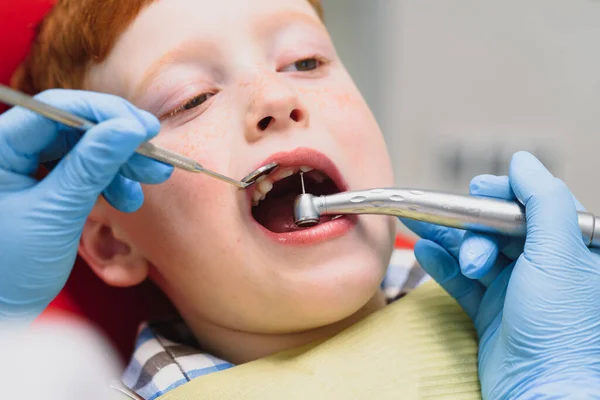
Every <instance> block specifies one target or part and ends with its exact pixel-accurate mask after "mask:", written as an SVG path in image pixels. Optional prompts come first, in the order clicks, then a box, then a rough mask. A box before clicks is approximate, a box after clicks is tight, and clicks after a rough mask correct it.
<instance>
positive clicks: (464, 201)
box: [294, 188, 600, 248]
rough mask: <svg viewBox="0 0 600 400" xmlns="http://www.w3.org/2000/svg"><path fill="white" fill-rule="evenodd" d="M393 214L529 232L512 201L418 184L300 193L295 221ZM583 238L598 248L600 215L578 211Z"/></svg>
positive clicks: (475, 228)
mask: <svg viewBox="0 0 600 400" xmlns="http://www.w3.org/2000/svg"><path fill="white" fill-rule="evenodd" d="M344 214H379V215H392V216H396V217H402V218H408V219H414V220H419V221H423V222H429V223H432V224H436V225H443V226H447V227H450V228H458V229H465V230H469V231H475V232H482V233H493V234H503V235H507V236H517V237H525V234H526V232H527V221H526V219H525V211H524V208H523V207H522V206H521V205H520V204H518V203H516V202H512V201H507V200H499V199H490V198H484V197H475V196H466V195H456V194H450V193H442V192H434V191H425V190H415V189H400V188H386V189H371V190H362V191H352V192H342V193H337V194H332V195H327V196H313V195H311V194H301V195H300V196H298V198H297V199H296V202H295V205H294V222H295V223H296V225H298V226H313V225H316V224H318V223H319V220H320V217H321V216H322V215H344ZM578 216H579V227H580V228H581V233H582V235H583V240H584V242H585V244H586V245H587V246H588V247H590V248H600V217H597V216H595V215H593V214H591V213H588V212H578Z"/></svg>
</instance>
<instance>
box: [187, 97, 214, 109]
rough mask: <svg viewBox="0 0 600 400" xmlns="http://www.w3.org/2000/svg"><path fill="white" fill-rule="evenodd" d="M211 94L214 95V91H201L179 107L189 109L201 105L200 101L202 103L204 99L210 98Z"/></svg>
mask: <svg viewBox="0 0 600 400" xmlns="http://www.w3.org/2000/svg"><path fill="white" fill-rule="evenodd" d="M212 96H214V93H202V94H201V95H198V96H196V97H194V98H192V99H190V100H188V101H186V102H185V103H183V105H182V106H181V109H182V110H191V109H192V108H196V107H198V106H201V105H202V103H204V102H205V101H206V100H208V99H210V98H211V97H212Z"/></svg>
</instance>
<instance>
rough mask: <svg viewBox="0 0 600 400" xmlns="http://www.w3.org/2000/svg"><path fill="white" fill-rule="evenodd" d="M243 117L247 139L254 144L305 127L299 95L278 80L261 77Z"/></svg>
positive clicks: (306, 121) (306, 111)
mask: <svg viewBox="0 0 600 400" xmlns="http://www.w3.org/2000/svg"><path fill="white" fill-rule="evenodd" d="M250 87H252V88H253V89H252V90H254V93H253V96H252V101H251V103H250V107H249V110H248V114H247V116H246V139H247V140H248V141H249V142H255V141H257V140H260V139H261V138H262V137H264V136H266V135H268V134H271V133H281V132H286V131H289V130H291V129H293V128H303V127H306V126H308V119H309V115H308V110H307V108H306V107H304V105H303V104H302V102H301V100H300V98H299V96H298V93H297V92H296V91H295V90H294V89H292V88H291V87H290V86H288V85H286V84H285V83H284V82H281V80H280V79H279V77H277V76H276V75H275V76H270V77H268V78H267V77H263V79H261V81H260V82H259V83H257V84H256V85H251V86H250Z"/></svg>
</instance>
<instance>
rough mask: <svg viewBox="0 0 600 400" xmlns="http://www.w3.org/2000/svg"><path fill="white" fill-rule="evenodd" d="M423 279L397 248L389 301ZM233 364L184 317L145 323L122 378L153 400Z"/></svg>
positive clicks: (390, 270)
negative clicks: (205, 345) (208, 349)
mask: <svg viewBox="0 0 600 400" xmlns="http://www.w3.org/2000/svg"><path fill="white" fill-rule="evenodd" d="M424 279H427V277H426V276H425V273H424V272H423V270H422V269H421V268H420V267H419V266H418V264H416V262H415V258H414V255H413V252H412V251H409V250H396V251H395V252H394V254H393V255H392V259H391V261H390V266H389V268H388V271H387V274H386V277H385V280H384V281H383V283H382V289H383V291H384V293H385V295H386V298H387V300H388V303H391V302H393V301H395V300H396V299H398V298H400V297H402V296H403V295H404V294H406V293H407V292H408V291H410V290H412V289H414V288H415V287H416V286H417V285H419V284H420V283H421V282H422V281H423V280H424ZM232 367H234V365H233V364H231V363H230V362H227V361H225V360H221V359H220V358H217V357H214V356H212V355H210V354H208V353H205V352H203V351H202V350H201V346H200V345H199V344H198V343H197V342H196V340H195V338H194V336H193V334H192V333H191V331H190V330H189V329H188V328H187V326H186V325H185V323H184V322H183V321H182V320H172V321H164V322H152V323H144V324H142V325H141V326H140V328H139V330H138V337H137V339H136V343H135V350H134V353H133V357H132V359H131V361H130V363H129V366H128V367H127V369H126V370H125V372H124V374H123V376H122V381H123V383H124V384H125V386H127V387H128V388H130V389H131V390H133V391H134V392H136V393H137V394H139V395H140V396H141V397H143V398H144V399H146V400H154V399H156V398H158V397H160V396H162V395H163V394H165V393H167V392H169V391H170V390H173V389H175V388H176V387H178V386H181V385H183V384H184V383H186V382H189V381H190V380H192V379H194V378H197V377H199V376H202V375H207V374H210V373H213V372H217V371H222V370H225V369H228V368H232Z"/></svg>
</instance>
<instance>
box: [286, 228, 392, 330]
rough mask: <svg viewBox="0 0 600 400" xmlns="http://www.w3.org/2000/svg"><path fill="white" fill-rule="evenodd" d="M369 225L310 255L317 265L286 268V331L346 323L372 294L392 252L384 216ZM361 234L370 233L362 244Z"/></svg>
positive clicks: (389, 231) (383, 274)
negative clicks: (365, 231) (287, 269)
mask: <svg viewBox="0 0 600 400" xmlns="http://www.w3.org/2000/svg"><path fill="white" fill-rule="evenodd" d="M369 222H371V224H365V225H367V226H364V227H363V226H362V225H363V224H361V223H360V222H359V223H358V224H357V227H356V231H353V232H350V233H348V234H347V235H345V236H344V237H341V238H339V239H338V240H335V241H332V242H331V243H329V245H325V246H323V249H322V250H324V251H323V252H321V251H317V252H316V255H317V257H316V258H319V259H318V260H317V259H315V260H311V261H309V263H310V264H308V263H307V264H304V265H298V266H293V267H292V269H293V271H292V273H291V274H289V276H288V277H287V278H289V283H288V284H289V287H288V289H287V290H286V292H287V294H286V295H284V296H286V297H287V299H286V301H285V303H287V304H288V305H289V308H288V309H287V310H288V313H286V314H287V315H290V316H291V318H290V319H289V321H288V322H289V325H288V326H287V327H286V329H287V330H305V329H311V328H316V327H320V326H325V325H329V324H333V323H336V322H338V321H341V320H343V319H346V318H348V317H350V316H352V315H353V314H355V313H356V312H358V311H359V310H361V309H362V308H363V307H364V306H365V305H366V304H367V303H368V302H369V301H370V300H371V299H372V298H373V296H374V295H375V294H376V293H377V292H378V290H379V289H380V285H381V282H382V280H383V278H384V276H385V272H386V270H387V267H388V264H389V260H390V257H391V252H392V250H393V237H394V235H393V232H394V228H395V225H394V223H393V220H392V221H388V219H387V218H385V217H384V218H383V219H382V218H381V217H379V218H378V219H377V218H375V219H373V220H372V221H369ZM363 229H364V230H367V231H370V232H371V233H372V234H371V235H370V236H369V238H368V239H365V237H363V236H362V235H361V234H360V232H361V231H363ZM373 231H375V232H373ZM305 261H308V260H305ZM286 308H287V307H286Z"/></svg>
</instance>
